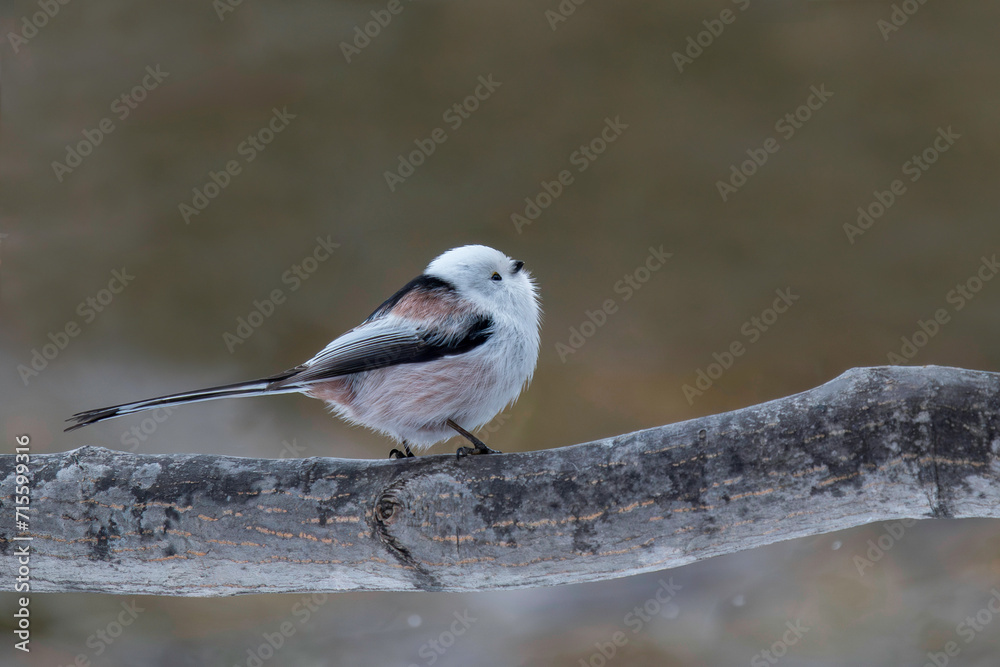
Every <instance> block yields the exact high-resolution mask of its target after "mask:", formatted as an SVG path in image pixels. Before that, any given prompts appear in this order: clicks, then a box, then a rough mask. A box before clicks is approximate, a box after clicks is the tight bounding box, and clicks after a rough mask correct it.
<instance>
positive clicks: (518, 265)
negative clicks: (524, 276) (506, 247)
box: [514, 259, 524, 273]
mask: <svg viewBox="0 0 1000 667" xmlns="http://www.w3.org/2000/svg"><path fill="white" fill-rule="evenodd" d="M523 267H524V262H522V261H521V260H519V259H515V260H514V273H517V272H518V271H520V270H521V269H522V268H523Z"/></svg>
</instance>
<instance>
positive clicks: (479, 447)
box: [446, 419, 502, 458]
mask: <svg viewBox="0 0 1000 667" xmlns="http://www.w3.org/2000/svg"><path fill="white" fill-rule="evenodd" d="M446 423H447V424H448V426H450V427H452V428H453V429H455V430H456V431H458V432H459V433H460V434H461V435H462V437H463V438H465V439H466V440H468V441H469V442H471V443H472V444H473V445H475V446H476V447H475V449H473V448H472V447H459V448H458V450H456V451H455V456H456V457H458V458H462V457H463V456H465V455H466V454H501V453H502V452H501V451H500V450H498V449H490V448H489V447H487V446H486V443H485V442H483V441H482V440H480V439H479V438H477V437H476V436H474V435H472V434H471V433H469V432H468V431H466V430H465V429H464V428H462V427H461V426H459V425H458V424H456V423H455V422H453V421H452V420H450V419H449V420H448V421H447V422H446Z"/></svg>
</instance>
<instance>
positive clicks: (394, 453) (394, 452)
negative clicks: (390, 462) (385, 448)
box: [389, 440, 414, 459]
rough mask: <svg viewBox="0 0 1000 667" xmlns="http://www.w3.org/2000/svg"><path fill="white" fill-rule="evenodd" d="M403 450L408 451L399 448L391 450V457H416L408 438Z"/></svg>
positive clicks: (404, 442)
mask: <svg viewBox="0 0 1000 667" xmlns="http://www.w3.org/2000/svg"><path fill="white" fill-rule="evenodd" d="M403 450H404V451H406V453H405V454H404V453H403V452H401V451H399V450H398V449H393V450H392V451H391V452H389V458H390V459H412V458H414V456H413V452H411V451H410V443H408V442H407V441H406V440H404V441H403Z"/></svg>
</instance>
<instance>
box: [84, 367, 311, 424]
mask: <svg viewBox="0 0 1000 667" xmlns="http://www.w3.org/2000/svg"><path fill="white" fill-rule="evenodd" d="M300 370H301V369H300V368H295V369H292V370H289V371H286V372H284V373H281V374H279V375H273V376H271V377H267V378H261V379H260V380H252V381H250V382H237V383H236V384H227V385H222V386H219V387H209V388H207V389H199V390H197V391H188V392H184V393H182V394H169V395H167V396H160V397H158V398H149V399H146V400H145V401H136V402H134V403H123V404H122V405H112V406H111V407H109V408H98V409H97V410H86V411H84V412H78V413H76V414H75V415H73V416H72V417H70V418H69V419H67V420H66V421H68V422H75V423H74V424H73V425H72V426H70V427H68V428H67V429H66V430H67V431H72V430H75V429H78V428H81V427H83V426H87V425H88V424H96V423H97V422H101V421H104V420H105V419H114V418H115V417H121V416H122V415H130V414H132V413H133V412H142V411H143V410H152V409H153V408H159V407H162V406H164V405H180V404H183V403H199V402H201V401H214V400H215V399H218V398H230V397H233V396H261V395H263V394H287V393H291V392H296V391H299V390H300V388H301V387H300V385H297V384H287V383H283V382H281V381H282V380H287V379H288V378H290V377H291V376H292V375H295V373H297V372H298V371H300Z"/></svg>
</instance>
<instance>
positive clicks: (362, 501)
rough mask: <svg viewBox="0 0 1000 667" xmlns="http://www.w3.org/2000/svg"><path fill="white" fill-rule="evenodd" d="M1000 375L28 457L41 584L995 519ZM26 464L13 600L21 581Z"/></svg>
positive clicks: (423, 564) (942, 376) (884, 377)
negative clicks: (392, 431)
mask: <svg viewBox="0 0 1000 667" xmlns="http://www.w3.org/2000/svg"><path fill="white" fill-rule="evenodd" d="M998 390H1000V375H998V374H995V373H987V372H980V371H966V370H960V369H954V368H944V367H935V366H929V367H919V368H915V367H886V368H863V369H855V370H851V371H848V372H847V373H844V374H843V375H842V376H840V377H838V378H836V379H835V380H833V381H831V382H828V383H827V384H824V385H822V386H820V387H817V388H816V389H813V390H810V391H807V392H804V393H802V394H797V395H794V396H789V397H787V398H782V399H779V400H775V401H771V402H769V403H763V404H761V405H757V406H753V407H749V408H745V409H742V410H737V411H735V412H729V413H725V414H721V415H714V416H710V417H703V418H700V419H694V420H691V421H687V422H683V423H679V424H671V425H667V426H661V427H659V428H653V429H649V430H646V431H639V432H636V433H630V434H627V435H621V436H618V437H616V438H611V439H607V440H601V441H597V442H592V443H588V444H583V445H576V446H573V447H564V448H561V449H549V450H542V451H534V452H525V453H514V454H503V455H490V456H475V457H466V458H463V459H461V460H457V459H456V458H455V456H453V455H441V456H428V457H422V458H416V459H408V460H401V461H390V460H376V461H369V460H344V459H333V458H311V459H286V460H268V459H248V458H236V457H228V456H201V455H173V456H156V455H134V454H128V453H122V452H116V451H111V450H107V449H100V448H91V447H85V448H82V449H78V450H75V451H72V452H65V453H60V454H47V455H39V456H33V457H32V462H31V469H32V472H31V474H32V480H33V481H32V497H31V507H32V510H31V525H30V533H31V535H33V537H34V539H33V540H32V542H31V543H30V544H31V550H32V553H31V578H32V590H33V591H101V592H109V593H127V594H140V593H141V594H158V595H188V596H217V595H235V594H240V593H263V592H295V591H338V590H413V589H418V590H490V589H502V588H518V587H531V586H550V585H554V584H563V583H572V582H581V581H596V580H600V579H608V578H612V577H620V576H624V575H629V574H635V573H639V572H646V571H650V570H657V569H662V568H669V567H677V566H679V565H683V564H685V563H690V562H692V561H696V560H701V559H704V558H708V557H711V556H716V555H719V554H725V553H732V552H736V551H742V550H745V549H751V548H754V547H758V546H762V545H765V544H770V543H772V542H777V541H780V540H788V539H793V538H796V537H802V536H806V535H817V534H821V533H828V532H831V531H835V530H841V529H844V528H849V527H852V526H857V525H860V524H866V523H870V522H873V521H879V520H886V519H900V518H906V517H910V518H927V517H998V516H1000V503H998V499H1000V484H998V481H1000V480H998V476H1000V461H998V454H1000V416H998V411H997V406H998ZM13 469H14V461H13V456H3V457H0V479H2V480H3V481H2V484H0V493H2V496H0V500H2V502H3V508H2V516H6V517H10V519H5V520H3V521H2V522H0V526H2V529H0V553H2V555H3V557H2V559H0V560H2V561H3V562H4V563H5V568H4V569H5V570H7V574H5V575H4V576H3V577H2V579H0V588H2V589H4V590H10V589H12V588H13V583H14V578H13V575H12V574H11V573H12V572H13V571H14V570H15V569H16V559H15V558H14V556H13V553H14V548H15V545H23V544H24V542H13V541H12V538H13V536H14V535H15V530H14V526H13V510H12V503H13V500H12V496H13V492H14V488H13V487H14V473H13Z"/></svg>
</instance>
